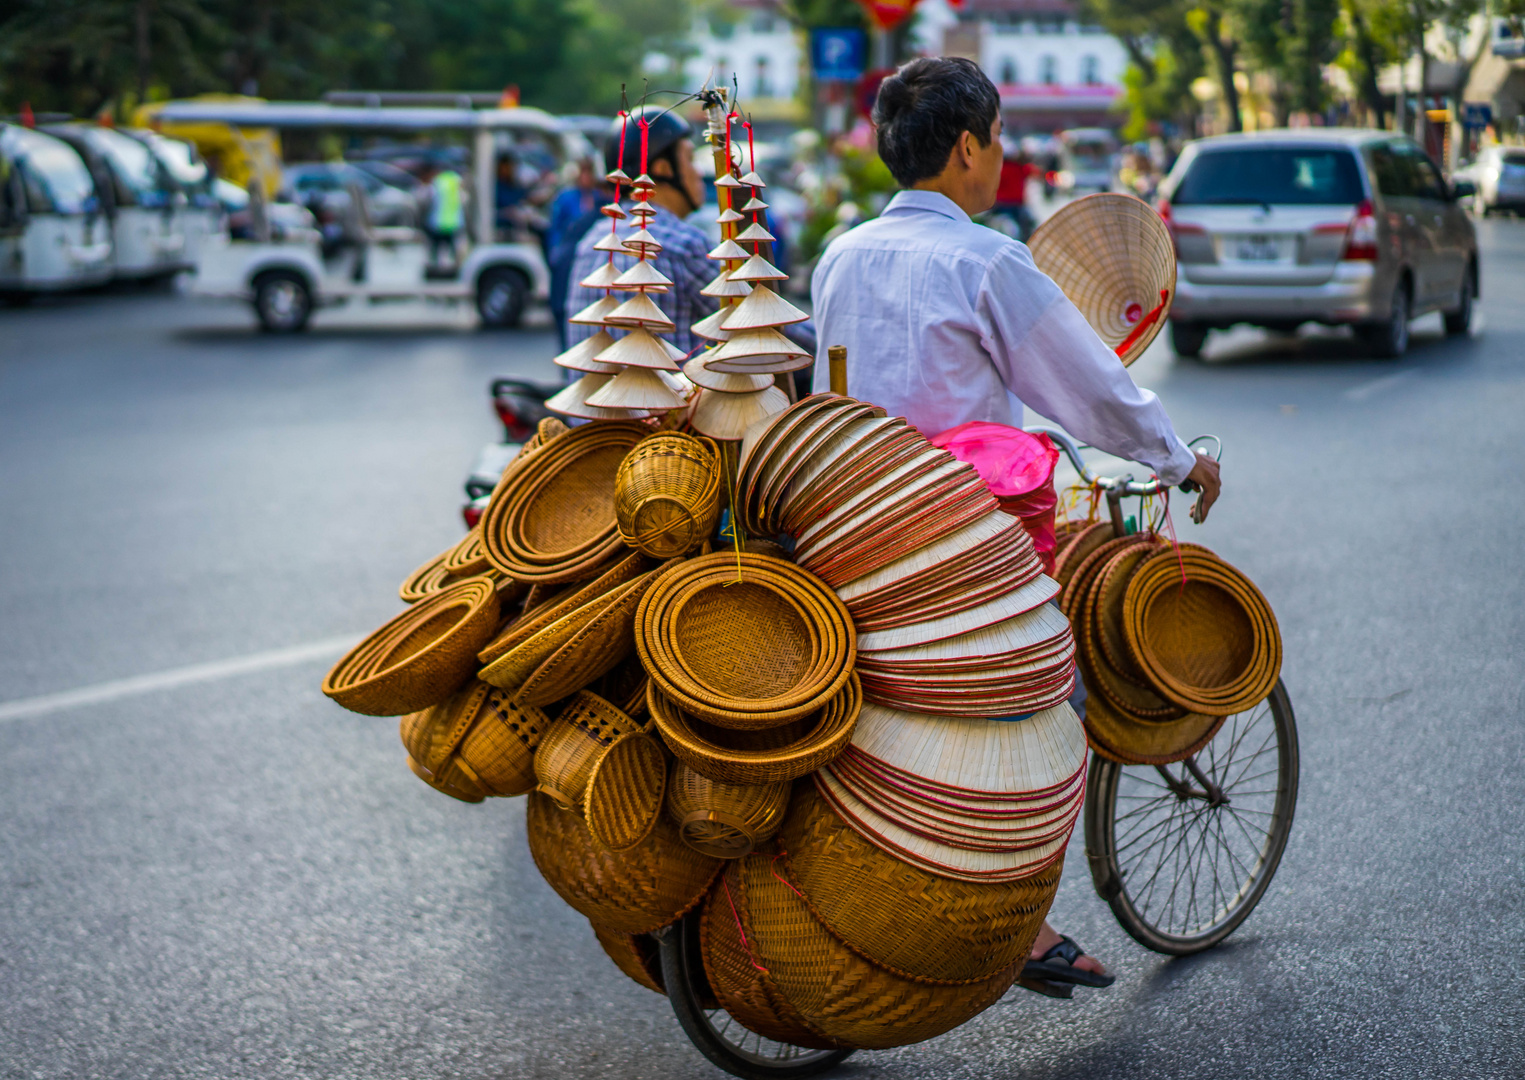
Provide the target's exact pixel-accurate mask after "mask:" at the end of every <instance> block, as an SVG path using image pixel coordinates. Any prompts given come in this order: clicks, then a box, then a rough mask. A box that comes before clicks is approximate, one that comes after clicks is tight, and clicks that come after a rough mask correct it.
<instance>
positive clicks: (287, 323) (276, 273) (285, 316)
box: [254, 270, 312, 334]
mask: <svg viewBox="0 0 1525 1080" xmlns="http://www.w3.org/2000/svg"><path fill="white" fill-rule="evenodd" d="M254 313H255V314H256V315H258V316H259V324H260V326H261V327H263V328H264V329H265V330H266V331H267V332H268V333H272V334H294V333H296V332H297V331H298V330H301V329H302V328H303V327H304V326H306V325H307V319H308V317H309V316H311V315H312V290H311V289H309V288H308V287H307V282H306V281H305V280H303V278H302V276H301V275H300V274H296V273H293V272H292V271H290V270H271V271H270V272H268V273H264V274H261V275H260V276H259V277H257V278H255V279H254Z"/></svg>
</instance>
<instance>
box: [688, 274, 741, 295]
mask: <svg viewBox="0 0 1525 1080" xmlns="http://www.w3.org/2000/svg"><path fill="white" fill-rule="evenodd" d="M729 276H730V271H728V270H722V271H720V273H718V274H716V275H715V280H713V281H711V282H710V283H709V284H708V285H706V286H705V287H704V288H702V289H700V290H699V294H700V295H701V296H718V297H721V298H725V297H731V296H746V295H747V294H748V293H750V292H751V291H752V286H750V285H748V284H747V283H746V282H745V281H731V280H729Z"/></svg>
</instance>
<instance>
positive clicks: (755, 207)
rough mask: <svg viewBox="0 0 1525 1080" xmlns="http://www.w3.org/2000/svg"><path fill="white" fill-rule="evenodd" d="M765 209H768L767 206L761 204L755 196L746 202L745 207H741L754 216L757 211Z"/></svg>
mask: <svg viewBox="0 0 1525 1080" xmlns="http://www.w3.org/2000/svg"><path fill="white" fill-rule="evenodd" d="M766 209H768V204H767V203H765V202H763V201H762V200H761V199H759V198H757V197H756V196H755V195H754V196H753V197H752V198H750V199H748V200H747V205H745V206H743V207H742V210H744V211H746V212H747V213H749V214H755V213H757V212H758V211H759V210H766Z"/></svg>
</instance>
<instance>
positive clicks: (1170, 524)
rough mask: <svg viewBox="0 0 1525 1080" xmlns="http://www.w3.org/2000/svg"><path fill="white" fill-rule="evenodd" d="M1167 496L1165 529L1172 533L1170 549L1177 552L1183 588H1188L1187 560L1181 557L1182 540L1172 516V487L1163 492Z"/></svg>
mask: <svg viewBox="0 0 1525 1080" xmlns="http://www.w3.org/2000/svg"><path fill="white" fill-rule="evenodd" d="M1163 494H1164V496H1165V514H1164V517H1165V531H1166V532H1167V533H1169V534H1170V550H1172V551H1173V552H1175V556H1176V565H1177V566H1179V567H1180V568H1181V590H1182V591H1183V592H1184V591H1185V590H1186V560H1185V559H1183V558H1182V557H1181V541H1180V540H1178V539H1176V525H1175V522H1174V521H1173V520H1171V517H1170V489H1169V488H1166V489H1165V490H1164V492H1163Z"/></svg>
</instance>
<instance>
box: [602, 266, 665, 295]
mask: <svg viewBox="0 0 1525 1080" xmlns="http://www.w3.org/2000/svg"><path fill="white" fill-rule="evenodd" d="M671 285H672V278H670V277H668V276H667V275H666V274H664V273H662V271H660V270H658V269H657V268H656V267H655V266H654V265H652V264H651V263H650V262H647V261H645V260H642V261H641V262H638V263H634V264H632V265H631V267H630V269H629V270H626V271H625V272H624V273H623V274H621V275H620V276H619V277H617V278H615V279H614V283H613V285H612V288H616V289H654V288H664V289H665V288H669V287H671Z"/></svg>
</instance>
